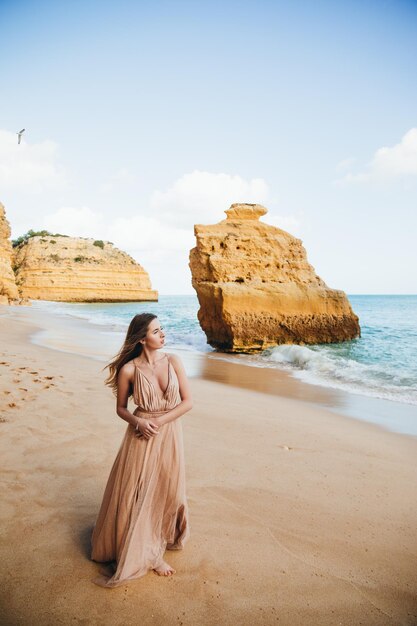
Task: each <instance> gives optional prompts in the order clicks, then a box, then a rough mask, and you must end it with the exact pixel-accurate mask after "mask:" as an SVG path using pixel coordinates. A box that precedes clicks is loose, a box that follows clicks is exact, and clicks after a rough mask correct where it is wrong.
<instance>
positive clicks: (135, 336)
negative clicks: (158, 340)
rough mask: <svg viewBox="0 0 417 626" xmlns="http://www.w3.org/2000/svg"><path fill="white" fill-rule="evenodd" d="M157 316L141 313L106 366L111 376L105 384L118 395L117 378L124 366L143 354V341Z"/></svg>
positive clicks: (131, 324)
mask: <svg viewBox="0 0 417 626" xmlns="http://www.w3.org/2000/svg"><path fill="white" fill-rule="evenodd" d="M156 317H158V316H157V315H154V314H153V313H139V314H138V315H135V317H134V318H133V319H132V321H131V322H130V324H129V328H128V329H127V333H126V338H125V340H124V343H123V345H122V347H121V348H120V350H119V352H118V353H117V355H116V356H115V357H114V359H113V360H112V361H111V362H110V363H109V364H108V365H106V368H109V375H108V377H107V378H106V380H105V384H106V385H108V386H109V387H111V388H112V389H113V392H114V393H117V377H118V375H119V372H120V370H121V368H122V367H123V365H125V364H126V363H128V361H131V360H132V359H134V358H136V357H137V356H139V355H140V354H141V353H142V350H143V345H142V344H141V342H140V341H141V339H145V337H146V333H147V332H148V328H149V324H150V323H151V322H152V320H154V319H155V318H156ZM106 368H105V369H106Z"/></svg>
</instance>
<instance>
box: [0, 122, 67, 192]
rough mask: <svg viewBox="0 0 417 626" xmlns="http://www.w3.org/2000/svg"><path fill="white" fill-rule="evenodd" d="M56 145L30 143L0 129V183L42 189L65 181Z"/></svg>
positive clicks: (7, 187) (49, 142)
mask: <svg viewBox="0 0 417 626" xmlns="http://www.w3.org/2000/svg"><path fill="white" fill-rule="evenodd" d="M57 152H58V146H57V144H56V143H54V142H53V141H50V140H45V141H42V142H40V143H33V144H29V143H27V142H26V140H25V139H24V135H23V137H22V140H21V143H20V144H18V143H17V135H16V133H12V132H10V131H7V130H2V129H0V185H1V186H2V188H4V189H22V188H29V189H30V191H33V192H41V191H43V190H44V189H45V188H46V187H50V186H53V185H57V184H61V183H62V182H64V181H65V176H64V172H63V169H62V167H61V166H60V165H59V163H58V158H57V157H58V154H57Z"/></svg>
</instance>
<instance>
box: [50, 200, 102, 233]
mask: <svg viewBox="0 0 417 626" xmlns="http://www.w3.org/2000/svg"><path fill="white" fill-rule="evenodd" d="M44 226H45V228H46V229H47V230H49V231H51V232H53V233H61V234H63V235H69V236H70V237H95V238H99V237H101V235H102V234H103V232H105V231H107V230H108V227H107V226H106V225H105V224H104V221H103V216H102V214H101V213H98V212H96V211H92V210H91V209H90V208H89V207H79V208H78V207H61V208H60V209H58V211H56V212H55V213H52V214H50V215H46V216H45V217H44Z"/></svg>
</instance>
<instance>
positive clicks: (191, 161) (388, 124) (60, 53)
mask: <svg viewBox="0 0 417 626" xmlns="http://www.w3.org/2000/svg"><path fill="white" fill-rule="evenodd" d="M0 24H1V31H2V37H1V38H0V78H1V84H2V98H1V102H0V202H2V203H3V204H4V205H5V208H6V212H7V216H8V219H9V221H10V223H11V226H12V233H13V236H18V235H20V234H22V233H23V232H25V231H26V230H28V229H29V228H45V227H46V228H49V229H50V230H58V231H61V232H64V233H66V234H71V235H79V236H92V237H96V238H104V239H108V240H110V241H113V242H114V243H115V244H116V245H117V246H118V247H120V248H122V249H124V250H126V251H128V252H129V253H131V254H132V256H134V258H136V259H137V260H138V261H139V262H140V263H142V264H143V265H144V267H145V268H146V270H147V271H148V272H149V274H150V278H151V281H152V285H153V287H154V288H156V289H158V290H159V291H160V292H161V293H192V292H193V290H192V287H191V280H190V272H189V269H188V251H189V249H190V248H191V247H192V246H193V245H194V236H193V224H195V223H207V224H208V223H215V222H218V221H220V220H221V219H223V218H224V213H223V211H224V210H225V209H227V208H228V206H229V205H230V203H231V202H239V201H240V202H245V201H246V202H259V203H261V204H264V205H265V206H266V207H267V208H268V209H269V213H268V214H267V215H266V216H265V218H263V221H265V222H268V223H271V224H274V225H276V226H280V227H282V228H284V229H285V230H287V231H289V232H291V233H292V234H294V235H296V236H298V237H300V238H301V239H302V241H303V244H304V246H305V248H306V250H307V254H308V258H309V261H310V262H311V263H312V265H313V266H314V267H315V269H316V271H317V273H318V274H319V275H320V276H321V277H322V278H323V279H324V280H325V281H326V283H327V284H328V285H329V286H330V287H334V288H337V289H343V290H344V291H346V292H347V293H352V294H353V293H417V271H416V269H415V268H416V267H417V245H416V243H415V239H416V233H417V217H416V215H417V80H416V67H417V2H415V1H414V2H405V1H404V2H403V1H401V0H399V1H398V0H397V1H395V2H366V1H362V2H356V1H352V2H327V1H322V2H314V3H313V2H302V1H299V2H297V1H295V2H287V3H284V2H262V0H261V1H258V2H244V1H240V2H229V1H227V0H225V1H223V2H207V3H199V2H158V1H154V2H131V1H125V2H123V1H122V2H117V3H115V2H114V3H110V2H97V1H94V2H93V1H88V0H86V1H84V2H78V1H75V2H70V3H66V2H42V1H40V2H39V1H38V2H31V1H19V0H14V1H13V2H7V1H2V0H0ZM23 127H25V128H26V132H25V135H24V140H23V142H22V144H21V145H20V146H17V141H16V135H15V134H14V133H16V131H18V130H20V128H23Z"/></svg>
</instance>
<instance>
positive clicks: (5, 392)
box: [3, 391, 11, 396]
mask: <svg viewBox="0 0 417 626" xmlns="http://www.w3.org/2000/svg"><path fill="white" fill-rule="evenodd" d="M3 393H4V395H5V396H8V395H9V394H11V391H3Z"/></svg>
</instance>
